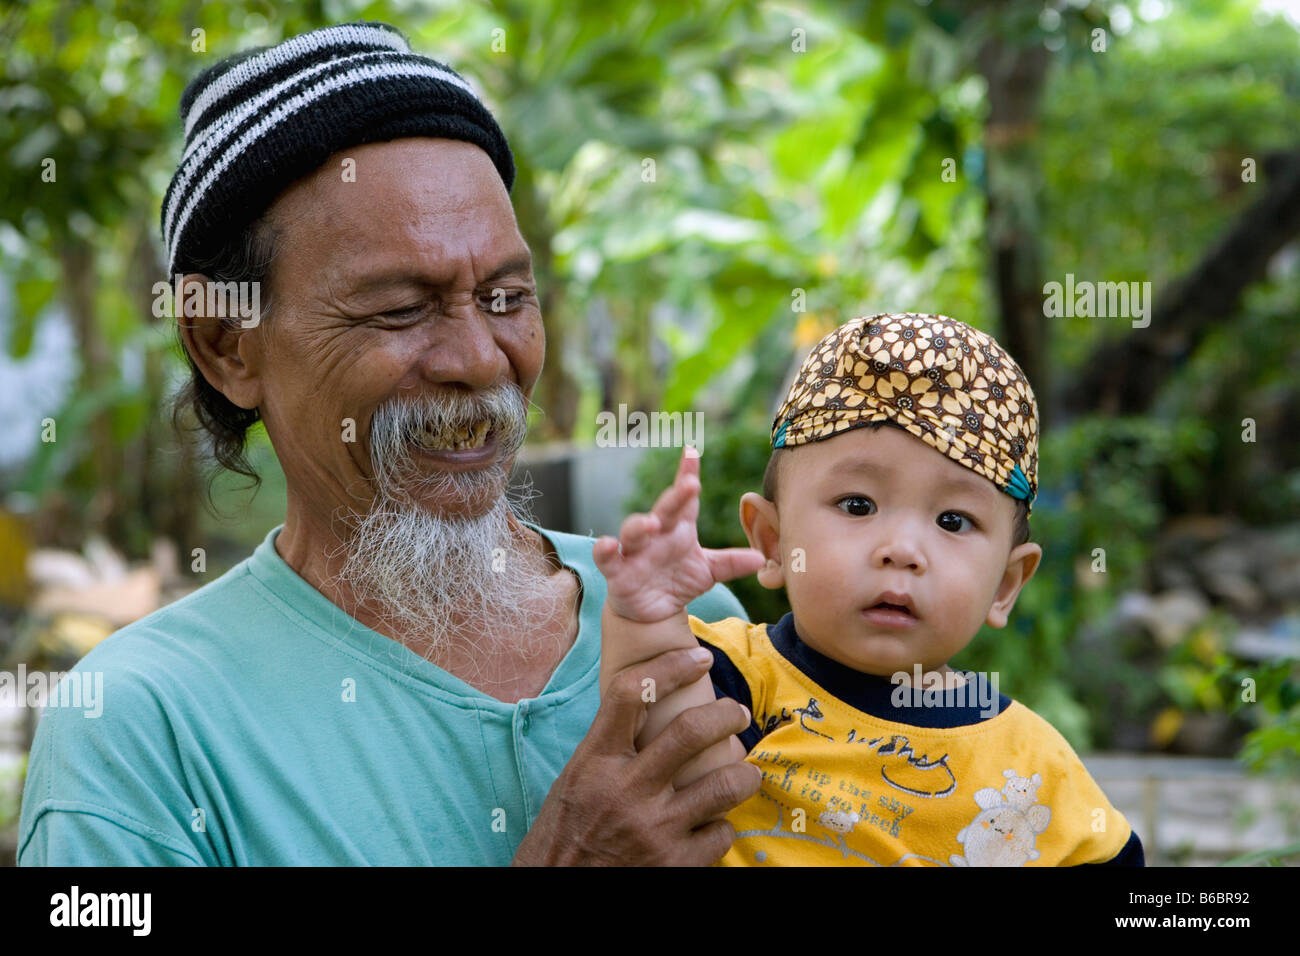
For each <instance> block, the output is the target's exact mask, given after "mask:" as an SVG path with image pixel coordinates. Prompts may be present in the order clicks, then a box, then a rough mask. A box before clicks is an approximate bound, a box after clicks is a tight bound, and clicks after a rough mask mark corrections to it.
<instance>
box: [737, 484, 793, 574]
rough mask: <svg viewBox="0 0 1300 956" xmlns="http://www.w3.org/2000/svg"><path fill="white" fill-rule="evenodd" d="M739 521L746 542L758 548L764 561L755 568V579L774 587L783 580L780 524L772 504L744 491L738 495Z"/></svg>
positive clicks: (774, 506) (760, 496) (750, 492)
mask: <svg viewBox="0 0 1300 956" xmlns="http://www.w3.org/2000/svg"><path fill="white" fill-rule="evenodd" d="M740 524H741V526H742V527H743V528H744V529H745V537H746V538H748V539H749V546H750V547H751V548H754V549H755V550H757V551H762V552H763V556H764V557H765V558H767V564H765V565H763V566H762V567H761V568H759V569H758V583H759V584H761V585H763V587H765V588H772V589H776V588H779V587H781V586H782V585H783V584H784V583H785V574H784V572H783V571H782V568H781V524H780V518H779V517H778V515H777V512H776V505H775V504H774V503H773V502H771V501H768V500H767V499H766V498H764V497H763V496H762V495H760V494H755V493H754V492H752V491H747V492H745V494H743V495H741V496H740Z"/></svg>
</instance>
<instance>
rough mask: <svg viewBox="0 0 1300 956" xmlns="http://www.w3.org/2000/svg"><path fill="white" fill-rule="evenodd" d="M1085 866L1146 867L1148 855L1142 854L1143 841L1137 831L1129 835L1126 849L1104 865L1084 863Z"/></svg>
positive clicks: (1125, 845)
mask: <svg viewBox="0 0 1300 956" xmlns="http://www.w3.org/2000/svg"><path fill="white" fill-rule="evenodd" d="M1082 865H1083V866H1146V865H1147V862H1146V854H1145V853H1143V852H1142V841H1141V840H1139V839H1138V835H1137V831H1136V830H1132V831H1130V832H1129V835H1128V842H1127V843H1125V844H1124V849H1122V850H1120V851H1119V852H1118V853H1116V854H1115V856H1114V857H1112V858H1111V859H1109V860H1107V861H1106V862H1104V863H1084V864H1082Z"/></svg>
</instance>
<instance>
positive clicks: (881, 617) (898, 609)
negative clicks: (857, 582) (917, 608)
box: [862, 601, 916, 628]
mask: <svg viewBox="0 0 1300 956" xmlns="http://www.w3.org/2000/svg"><path fill="white" fill-rule="evenodd" d="M862 616H863V617H864V618H866V619H867V621H869V622H870V623H871V624H873V625H875V626H876V627H889V628H903V627H911V626H912V625H914V624H915V623H916V615H915V614H913V613H912V612H911V611H909V610H908V609H907V608H906V607H904V606H903V605H901V604H891V603H889V602H888V601H880V602H878V603H876V604H873V605H872V606H871V607H868V608H863V610H862Z"/></svg>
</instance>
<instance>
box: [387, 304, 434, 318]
mask: <svg viewBox="0 0 1300 956" xmlns="http://www.w3.org/2000/svg"><path fill="white" fill-rule="evenodd" d="M423 311H424V305H423V304H417V305H408V306H407V307H406V308H404V309H389V310H388V311H387V312H380V313H379V314H380V315H381V316H383V317H384V318H386V319H399V320H400V319H412V318H415V316H417V315H419V314H420V313H421V312H423Z"/></svg>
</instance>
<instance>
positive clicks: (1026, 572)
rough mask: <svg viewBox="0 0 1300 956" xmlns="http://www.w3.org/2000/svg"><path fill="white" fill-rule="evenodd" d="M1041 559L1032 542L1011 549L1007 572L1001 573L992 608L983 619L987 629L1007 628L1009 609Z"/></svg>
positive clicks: (1039, 551)
mask: <svg viewBox="0 0 1300 956" xmlns="http://www.w3.org/2000/svg"><path fill="white" fill-rule="evenodd" d="M1042 559H1043V549H1042V548H1040V547H1039V546H1038V545H1036V544H1034V543H1033V542H1032V541H1026V542H1025V543H1024V544H1022V545H1020V546H1018V547H1015V548H1012V549H1011V553H1010V554H1009V555H1007V570H1006V571H1005V572H1004V573H1003V575H1002V581H1001V583H1000V584H998V590H997V593H996V594H995V595H994V596H993V606H992V607H990V608H989V613H988V617H986V618H985V619H984V622H985V623H986V624H988V626H989V627H1006V626H1007V618H1008V617H1009V616H1010V615H1011V609H1012V608H1013V607H1015V606H1016V598H1017V597H1018V596H1019V594H1020V589H1021V588H1023V587H1024V586H1025V585H1026V584H1027V583H1028V582H1029V579H1030V578H1032V577H1033V576H1034V572H1035V571H1037V570H1038V562H1039V561H1041V560H1042Z"/></svg>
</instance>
